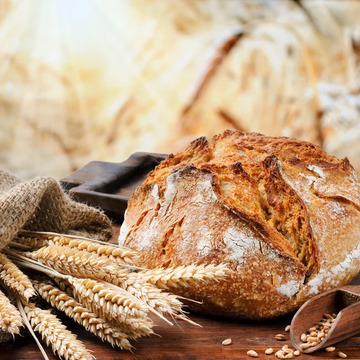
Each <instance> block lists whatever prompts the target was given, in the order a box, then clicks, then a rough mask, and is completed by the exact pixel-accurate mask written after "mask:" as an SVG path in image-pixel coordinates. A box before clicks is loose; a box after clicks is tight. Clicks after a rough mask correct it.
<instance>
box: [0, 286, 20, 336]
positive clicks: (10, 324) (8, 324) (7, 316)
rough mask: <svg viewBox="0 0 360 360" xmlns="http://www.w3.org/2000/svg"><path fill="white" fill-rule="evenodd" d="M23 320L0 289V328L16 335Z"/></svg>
mask: <svg viewBox="0 0 360 360" xmlns="http://www.w3.org/2000/svg"><path fill="white" fill-rule="evenodd" d="M22 326H23V321H22V317H21V314H20V312H19V310H18V309H17V308H16V307H15V306H14V305H13V304H12V303H11V302H10V300H9V298H8V297H7V296H6V295H5V294H4V293H3V292H2V291H0V329H1V330H2V331H4V332H7V333H10V334H12V335H16V334H19V333H20V328H21V327H22Z"/></svg>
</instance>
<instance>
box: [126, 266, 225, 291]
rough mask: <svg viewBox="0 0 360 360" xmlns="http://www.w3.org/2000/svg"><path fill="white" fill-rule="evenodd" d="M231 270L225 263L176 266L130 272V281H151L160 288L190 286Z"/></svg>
mask: <svg viewBox="0 0 360 360" xmlns="http://www.w3.org/2000/svg"><path fill="white" fill-rule="evenodd" d="M230 273H231V271H230V270H229V269H228V268H227V267H226V265H224V264H220V265H212V264H210V265H206V266H205V265H188V266H178V267H174V268H157V269H151V270H143V271H139V272H137V273H131V274H129V279H128V281H133V282H134V283H140V284H142V283H146V282H148V283H151V284H153V285H156V286H157V287H158V288H160V289H170V288H172V289H174V288H179V287H185V288H186V287H188V286H190V285H197V284H199V283H207V282H210V281H218V280H221V279H223V278H224V277H226V276H227V275H229V274H230Z"/></svg>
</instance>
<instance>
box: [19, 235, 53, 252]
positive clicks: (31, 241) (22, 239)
mask: <svg viewBox="0 0 360 360" xmlns="http://www.w3.org/2000/svg"><path fill="white" fill-rule="evenodd" d="M13 242H14V243H17V244H21V245H25V246H27V247H29V248H31V249H40V248H41V247H43V246H46V245H48V244H49V240H47V239H45V238H37V237H31V236H21V235H20V236H17V237H15V238H14V239H13Z"/></svg>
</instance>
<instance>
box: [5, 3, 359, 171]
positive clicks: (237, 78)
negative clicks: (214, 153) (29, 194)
mask: <svg viewBox="0 0 360 360" xmlns="http://www.w3.org/2000/svg"><path fill="white" fill-rule="evenodd" d="M69 6H70V7H71V11H69ZM29 18H31V19H33V20H32V21H28V20H27V19H29ZM359 19H360V2H359V1H352V0H344V1H322V0H314V1H313V0H299V1H293V0H279V1H276V0H274V1H265V0H248V1H247V0H241V1H236V0H234V1H222V0H180V1H162V0H153V1H151V2H149V1H145V0H135V1H130V0H124V1H120V2H119V1H111V0H108V1H106V2H97V1H95V0H89V1H84V0H79V1H77V2H76V3H74V2H71V1H68V0H64V1H54V2H48V1H46V0H39V1H36V2H33V1H28V2H17V1H12V0H3V1H2V2H1V4H0V42H1V44H2V46H1V50H0V75H1V79H2V80H1V83H0V127H1V132H0V166H1V167H2V168H5V169H7V170H10V171H12V172H14V173H16V174H18V175H19V176H21V177H23V178H29V177H32V176H34V175H39V174H46V175H52V176H55V177H57V178H61V177H63V176H65V175H67V174H68V173H70V172H72V171H73V170H75V169H77V168H79V167H80V166H82V165H84V164H85V163H87V162H88V161H90V160H106V161H115V162H119V161H122V160H124V159H125V158H126V157H128V156H129V155H130V154H131V153H133V152H135V151H152V152H161V153H166V152H168V153H170V152H175V151H178V150H180V149H182V148H183V147H184V146H185V144H187V143H188V142H189V140H191V139H194V138H197V137H198V136H202V135H206V136H212V135H214V134H216V133H220V132H222V131H223V130H225V129H238V130H242V131H256V132H261V133H264V134H266V135H271V136H277V135H285V136H290V137H296V138H299V139H302V140H307V141H311V142H312V143H315V144H318V145H320V146H321V147H323V148H324V149H325V150H326V151H327V152H328V153H330V154H333V155H337V156H339V157H344V156H348V157H349V159H350V161H351V162H352V164H353V165H354V166H355V168H356V169H357V170H360V122H359V121H358V119H359V115H360V105H359V104H360V93H359V83H360V63H359V62H360V20H359ZM84 39H87V40H86V41H84Z"/></svg>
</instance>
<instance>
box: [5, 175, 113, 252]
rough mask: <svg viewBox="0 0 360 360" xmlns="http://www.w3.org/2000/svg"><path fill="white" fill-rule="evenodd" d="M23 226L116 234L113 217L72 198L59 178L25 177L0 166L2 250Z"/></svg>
mask: <svg viewBox="0 0 360 360" xmlns="http://www.w3.org/2000/svg"><path fill="white" fill-rule="evenodd" d="M20 230H36V231H51V232H59V233H67V234H74V233H75V234H76V233H77V234H81V235H84V236H89V237H92V238H96V239H99V240H109V239H110V238H111V235H112V229H111V223H110V220H109V219H108V218H107V217H106V216H105V215H104V214H103V213H102V212H101V211H100V210H97V209H95V208H92V207H90V206H87V205H85V204H81V203H78V202H75V201H74V200H72V199H70V197H69V196H68V195H67V194H65V193H64V191H63V189H62V188H61V186H60V184H59V183H58V182H57V181H56V180H55V179H53V178H51V177H44V176H41V177H36V178H34V179H32V180H29V181H21V180H20V179H19V178H18V177H16V176H14V175H12V174H10V173H8V172H6V171H3V170H0V250H1V249H2V248H3V247H4V246H6V245H7V244H8V242H9V241H11V239H13V238H14V236H16V234H17V233H18V232H19V231H20Z"/></svg>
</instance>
